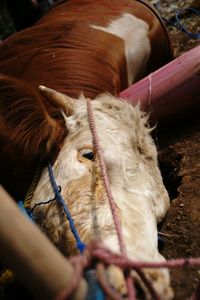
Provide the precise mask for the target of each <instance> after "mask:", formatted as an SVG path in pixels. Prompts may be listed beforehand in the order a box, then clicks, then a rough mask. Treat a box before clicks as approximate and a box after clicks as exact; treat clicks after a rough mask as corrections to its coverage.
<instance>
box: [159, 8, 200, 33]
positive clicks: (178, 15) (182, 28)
mask: <svg viewBox="0 0 200 300" xmlns="http://www.w3.org/2000/svg"><path fill="white" fill-rule="evenodd" d="M184 12H192V13H193V14H195V15H197V16H199V17H200V13H199V12H198V10H196V9H194V8H191V7H190V8H186V9H184V10H182V11H181V10H180V11H177V12H176V14H175V19H176V22H173V21H170V20H168V19H166V18H164V17H163V20H164V21H165V22H166V23H167V24H168V25H172V26H174V27H176V28H177V29H178V30H180V31H182V32H184V33H186V34H187V35H188V36H189V37H191V38H193V39H200V33H192V32H190V31H188V30H187V29H186V27H185V26H184V25H183V24H182V22H181V16H182V15H183V13H184Z"/></svg>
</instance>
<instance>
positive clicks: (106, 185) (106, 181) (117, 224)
mask: <svg viewBox="0 0 200 300" xmlns="http://www.w3.org/2000/svg"><path fill="white" fill-rule="evenodd" d="M86 103H87V112H88V122H89V126H90V130H91V133H92V139H93V145H94V149H95V151H96V153H97V156H98V159H99V164H100V169H101V175H102V179H103V184H104V188H105V190H106V193H107V196H108V200H109V204H110V209H111V212H112V216H113V221H114V224H115V229H116V232H117V237H118V242H119V247H120V252H121V254H122V256H124V257H126V255H127V253H126V246H125V243H124V239H123V235H122V229H121V224H120V219H119V216H118V214H117V211H116V207H115V202H114V199H113V196H112V191H111V188H110V181H109V178H108V175H107V168H106V164H105V160H104V157H103V155H102V149H101V146H100V143H99V138H98V134H97V130H96V125H95V122H94V117H93V112H92V106H91V100H90V99H89V98H87V99H86ZM130 283H132V284H130ZM126 284H127V289H128V294H129V299H130V300H135V299H136V298H135V287H134V284H133V281H132V279H131V277H130V275H129V276H127V280H126Z"/></svg>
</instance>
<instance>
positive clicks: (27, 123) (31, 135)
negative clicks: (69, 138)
mask: <svg viewBox="0 0 200 300" xmlns="http://www.w3.org/2000/svg"><path fill="white" fill-rule="evenodd" d="M63 122H64V121H63V118H62V115H61V113H60V110H58V109H57V108H56V107H52V106H51V105H50V104H49V103H46V101H45V99H44V97H43V96H42V95H41V94H40V93H39V91H38V89H34V88H33V87H31V86H30V85H29V84H27V83H25V82H22V81H21V80H17V79H14V78H12V77H9V76H5V75H0V137H2V138H4V140H8V141H9V143H12V144H13V145H14V146H15V147H16V146H17V147H19V148H20V150H21V151H22V152H23V153H24V154H26V155H29V156H31V155H40V156H41V155H42V156H45V155H46V154H48V153H49V152H50V151H51V149H52V148H53V147H54V144H55V143H57V142H58V140H60V136H63V132H61V131H63V130H64V129H63V128H64V126H63Z"/></svg>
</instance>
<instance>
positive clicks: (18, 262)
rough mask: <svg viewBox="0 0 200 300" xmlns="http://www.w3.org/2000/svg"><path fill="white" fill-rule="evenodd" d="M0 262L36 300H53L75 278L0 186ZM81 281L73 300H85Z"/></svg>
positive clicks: (64, 261) (60, 257)
mask: <svg viewBox="0 0 200 300" xmlns="http://www.w3.org/2000/svg"><path fill="white" fill-rule="evenodd" d="M0 260H1V262H3V263H4V264H6V266H8V267H10V268H11V269H12V270H13V271H14V272H15V274H16V276H17V277H18V278H19V279H20V280H21V281H22V282H23V283H24V284H25V285H26V286H27V287H28V288H29V289H30V290H31V291H32V292H33V293H34V295H35V296H36V299H48V300H51V299H55V298H56V297H57V296H58V295H59V293H60V292H62V291H63V290H64V289H66V288H67V286H68V285H70V283H71V279H74V276H75V273H74V269H73V267H72V265H71V264H70V263H69V262H68V261H67V259H66V258H65V257H64V256H62V254H61V253H60V252H59V251H58V250H57V249H56V247H54V245H53V244H52V243H51V242H50V241H49V240H48V239H47V238H46V237H45V236H44V235H43V234H42V232H41V231H40V229H39V228H38V227H37V226H36V225H35V224H33V223H32V222H30V221H29V220H28V218H27V217H26V216H24V215H23V214H22V213H21V212H20V210H19V209H18V207H17V205H16V203H15V202H14V201H13V200H12V199H11V197H10V196H9V195H8V194H7V193H6V191H5V190H4V189H3V188H2V186H0ZM86 292H87V287H86V283H85V281H84V280H83V279H82V280H81V282H80V284H79V286H78V288H77V290H76V292H75V293H74V295H73V297H71V298H70V299H73V300H82V299H85V296H86Z"/></svg>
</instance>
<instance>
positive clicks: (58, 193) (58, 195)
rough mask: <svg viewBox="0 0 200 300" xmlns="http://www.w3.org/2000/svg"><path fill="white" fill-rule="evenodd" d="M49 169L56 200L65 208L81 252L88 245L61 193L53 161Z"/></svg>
mask: <svg viewBox="0 0 200 300" xmlns="http://www.w3.org/2000/svg"><path fill="white" fill-rule="evenodd" d="M48 171H49V178H50V181H51V185H52V188H53V191H54V194H55V198H56V200H57V201H58V203H59V204H60V205H61V206H62V208H63V210H64V213H65V215H66V217H67V219H68V221H69V225H70V228H71V231H72V233H73V235H74V238H75V240H76V246H77V248H78V249H79V251H80V252H81V253H83V252H84V250H85V248H86V245H85V244H84V243H83V242H82V240H81V238H80V236H79V234H78V232H77V230H76V227H75V225H74V221H73V219H72V216H71V214H70V212H69V209H68V207H67V205H66V203H65V201H64V199H63V197H62V195H61V189H60V187H59V186H58V185H57V184H56V180H55V176H54V173H53V168H52V165H51V163H49V165H48Z"/></svg>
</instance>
